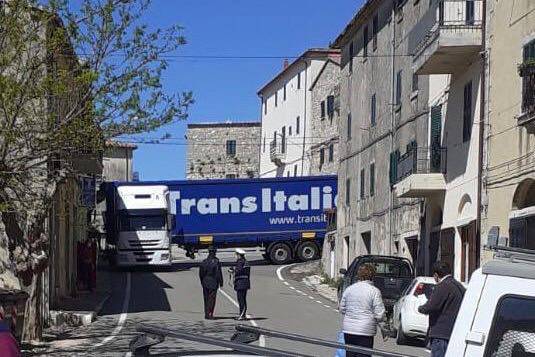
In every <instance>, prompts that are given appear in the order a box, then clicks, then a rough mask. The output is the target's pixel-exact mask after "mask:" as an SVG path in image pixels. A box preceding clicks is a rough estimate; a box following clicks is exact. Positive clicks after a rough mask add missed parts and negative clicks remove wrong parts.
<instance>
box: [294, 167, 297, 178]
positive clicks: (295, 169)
mask: <svg viewBox="0 0 535 357" xmlns="http://www.w3.org/2000/svg"><path fill="white" fill-rule="evenodd" d="M294 176H297V165H294Z"/></svg>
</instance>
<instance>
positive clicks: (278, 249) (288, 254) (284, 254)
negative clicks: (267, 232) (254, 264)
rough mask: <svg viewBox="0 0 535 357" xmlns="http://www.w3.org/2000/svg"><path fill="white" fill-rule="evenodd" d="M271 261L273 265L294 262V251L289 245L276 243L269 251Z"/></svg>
mask: <svg viewBox="0 0 535 357" xmlns="http://www.w3.org/2000/svg"><path fill="white" fill-rule="evenodd" d="M269 259H270V260H271V261H272V262H273V264H277V265H282V264H286V263H288V262H289V261H291V260H292V249H291V248H290V247H289V246H288V245H287V244H284V243H276V244H274V245H273V246H272V247H271V248H270V249H269Z"/></svg>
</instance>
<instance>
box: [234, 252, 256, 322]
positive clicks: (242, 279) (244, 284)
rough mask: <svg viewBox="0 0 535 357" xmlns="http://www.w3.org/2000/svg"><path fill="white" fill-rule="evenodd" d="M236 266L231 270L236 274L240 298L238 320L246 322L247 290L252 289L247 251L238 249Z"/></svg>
mask: <svg viewBox="0 0 535 357" xmlns="http://www.w3.org/2000/svg"><path fill="white" fill-rule="evenodd" d="M236 257H237V259H236V265H235V266H234V268H231V269H232V271H233V273H234V290H236V294H237V296H238V304H239V306H240V313H239V315H238V317H237V318H236V320H245V318H246V316H247V290H249V289H250V288H251V266H250V265H249V262H248V261H247V259H245V251H244V250H243V249H241V248H238V249H236Z"/></svg>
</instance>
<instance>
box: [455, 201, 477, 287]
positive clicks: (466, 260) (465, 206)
mask: <svg viewBox="0 0 535 357" xmlns="http://www.w3.org/2000/svg"><path fill="white" fill-rule="evenodd" d="M473 208H474V207H473V204H472V198H471V197H470V195H468V194H465V195H464V196H463V197H462V198H461V200H460V202H459V207H458V212H457V217H458V218H457V221H458V222H459V225H458V226H457V229H458V232H459V237H460V239H461V252H460V253H461V257H460V261H461V266H460V268H461V272H460V273H461V274H460V278H461V281H464V282H467V281H468V280H469V279H470V276H471V275H472V273H473V272H474V271H475V270H476V269H477V268H478V267H479V258H480V257H479V256H480V251H479V250H480V242H479V240H478V239H477V236H476V223H475V217H474V213H473Z"/></svg>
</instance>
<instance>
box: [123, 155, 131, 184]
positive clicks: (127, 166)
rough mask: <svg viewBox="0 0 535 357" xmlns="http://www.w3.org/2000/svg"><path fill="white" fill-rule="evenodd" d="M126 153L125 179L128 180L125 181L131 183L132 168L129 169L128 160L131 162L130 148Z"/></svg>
mask: <svg viewBox="0 0 535 357" xmlns="http://www.w3.org/2000/svg"><path fill="white" fill-rule="evenodd" d="M124 152H125V154H126V155H125V157H126V175H125V179H126V180H125V181H126V182H129V181H130V174H129V171H130V167H129V165H128V160H129V156H130V155H129V152H128V148H127V147H125V148H124Z"/></svg>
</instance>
